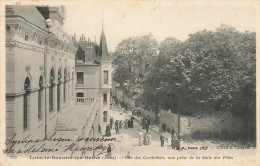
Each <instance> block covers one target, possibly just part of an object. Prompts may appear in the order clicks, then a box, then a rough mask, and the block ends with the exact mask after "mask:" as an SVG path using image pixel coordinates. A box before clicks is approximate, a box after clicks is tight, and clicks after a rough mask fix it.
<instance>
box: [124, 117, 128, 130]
mask: <svg viewBox="0 0 260 166" xmlns="http://www.w3.org/2000/svg"><path fill="white" fill-rule="evenodd" d="M125 129H128V121H127V119H126V120H125Z"/></svg>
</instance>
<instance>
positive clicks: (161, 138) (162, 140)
mask: <svg viewBox="0 0 260 166" xmlns="http://www.w3.org/2000/svg"><path fill="white" fill-rule="evenodd" d="M160 141H161V147H164V139H163V136H162V135H161V136H160Z"/></svg>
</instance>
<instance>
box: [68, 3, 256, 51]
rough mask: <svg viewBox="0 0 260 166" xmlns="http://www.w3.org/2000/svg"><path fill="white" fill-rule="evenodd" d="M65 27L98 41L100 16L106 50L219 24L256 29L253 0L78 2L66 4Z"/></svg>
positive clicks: (183, 35) (181, 35) (182, 37)
mask: <svg viewBox="0 0 260 166" xmlns="http://www.w3.org/2000/svg"><path fill="white" fill-rule="evenodd" d="M66 10H67V18H66V20H65V22H64V30H65V31H66V32H68V34H70V35H73V34H74V33H76V36H77V40H79V37H80V36H81V34H84V35H85V36H86V37H87V38H88V37H89V38H90V40H92V41H95V39H96V41H97V43H98V44H99V40H100V35H101V32H102V19H103V20H104V24H103V25H104V32H105V35H106V40H107V45H108V50H109V52H113V51H115V49H116V47H117V45H118V44H119V43H120V42H121V41H122V40H123V39H126V38H129V37H133V36H142V35H147V34H149V33H150V34H152V35H153V37H154V38H155V39H156V40H157V41H158V42H161V41H163V40H164V39H165V38H167V37H175V38H177V39H179V40H181V41H184V40H186V39H187V38H188V35H189V34H192V33H196V32H197V31H201V30H204V29H207V30H213V31H214V30H215V29H216V28H217V27H219V26H220V25H221V24H227V25H230V26H233V27H235V28H236V29H237V30H238V31H241V32H245V31H250V32H255V31H256V30H255V22H256V10H255V6H254V4H253V3H245V1H244V3H243V2H240V3H233V2H225V3H223V2H221V1H214V2H212V1H204V2H203V3H198V1H197V2H196V3H191V1H168V0H163V1H160V2H159V1H156V0H150V1H119V0H114V1H111V0H110V1H100V0H95V1H78V2H77V3H73V4H70V5H68V6H67V7H66Z"/></svg>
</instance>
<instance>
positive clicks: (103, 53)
mask: <svg viewBox="0 0 260 166" xmlns="http://www.w3.org/2000/svg"><path fill="white" fill-rule="evenodd" d="M96 61H98V62H104V61H110V58H109V54H108V50H107V42H106V37H105V34H104V32H103V31H102V34H101V37H100V44H99V48H98V54H97V59H96Z"/></svg>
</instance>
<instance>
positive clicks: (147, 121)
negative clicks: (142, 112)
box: [141, 116, 151, 133]
mask: <svg viewBox="0 0 260 166" xmlns="http://www.w3.org/2000/svg"><path fill="white" fill-rule="evenodd" d="M141 122H142V129H144V130H146V132H147V133H148V130H149V126H150V124H151V118H150V117H149V116H148V117H146V118H144V117H143V118H142V120H141Z"/></svg>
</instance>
